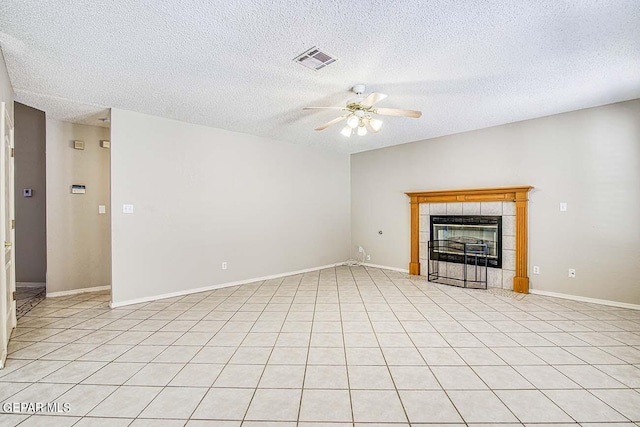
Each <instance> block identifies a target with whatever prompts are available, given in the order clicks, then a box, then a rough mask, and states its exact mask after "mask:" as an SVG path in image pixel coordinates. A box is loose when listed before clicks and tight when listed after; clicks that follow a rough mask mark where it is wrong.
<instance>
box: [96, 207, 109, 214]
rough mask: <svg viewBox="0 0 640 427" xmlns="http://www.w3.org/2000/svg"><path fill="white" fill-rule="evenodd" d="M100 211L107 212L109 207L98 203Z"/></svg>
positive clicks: (100, 212)
mask: <svg viewBox="0 0 640 427" xmlns="http://www.w3.org/2000/svg"><path fill="white" fill-rule="evenodd" d="M98 213H99V214H101V215H102V214H106V213H107V207H106V206H105V205H98Z"/></svg>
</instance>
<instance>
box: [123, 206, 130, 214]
mask: <svg viewBox="0 0 640 427" xmlns="http://www.w3.org/2000/svg"><path fill="white" fill-rule="evenodd" d="M122 213H126V214H132V213H133V205H122Z"/></svg>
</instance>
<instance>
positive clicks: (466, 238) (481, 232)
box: [429, 215, 502, 268]
mask: <svg viewBox="0 0 640 427" xmlns="http://www.w3.org/2000/svg"><path fill="white" fill-rule="evenodd" d="M430 240H431V241H432V242H435V241H439V242H444V241H450V242H451V244H447V245H443V244H437V245H436V244H432V245H429V246H430V247H429V252H430V253H429V258H430V259H431V260H433V261H444V262H453V263H459V264H464V263H465V256H464V254H463V253H462V251H461V250H457V247H456V243H453V242H457V244H458V245H459V246H461V248H460V249H462V245H464V244H472V245H474V244H481V245H487V251H488V253H487V255H486V258H487V261H486V262H487V266H488V267H493V268H502V217H500V216H480V215H478V216H458V215H438V216H437V215H432V216H431V238H430ZM479 256H482V257H483V258H484V255H479ZM477 261H478V260H476V256H475V255H470V256H467V257H466V262H467V264H476V263H477ZM484 262H485V261H484V259H483V260H482V264H484Z"/></svg>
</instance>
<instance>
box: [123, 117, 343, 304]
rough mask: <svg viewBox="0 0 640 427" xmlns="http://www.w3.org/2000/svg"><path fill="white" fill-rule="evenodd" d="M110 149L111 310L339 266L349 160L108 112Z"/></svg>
mask: <svg viewBox="0 0 640 427" xmlns="http://www.w3.org/2000/svg"><path fill="white" fill-rule="evenodd" d="M111 143H112V146H111V147H112V148H111V156H112V157H111V200H112V202H113V206H114V210H113V217H112V244H113V251H112V253H113V269H112V301H113V302H114V303H115V304H118V303H122V302H125V301H131V300H135V299H140V298H148V297H153V296H158V295H164V294H168V293H174V292H185V291H188V290H191V289H197V288H202V287H207V286H214V285H219V284H224V283H229V282H234V281H239V280H246V279H251V278H256V277H263V276H266V275H273V274H279V273H285V272H290V271H296V270H301V269H306V268H313V267H318V266H322V265H328V264H332V263H337V262H341V261H344V260H345V259H347V258H348V251H349V245H350V230H349V218H350V213H349V204H350V198H349V157H348V156H347V155H344V154H337V153H331V152H328V151H327V152H325V151H319V150H312V149H309V148H304V147H300V146H296V145H292V144H286V143H282V142H277V141H273V140H268V139H264V138H259V137H255V136H250V135H245V134H240V133H236V132H230V131H225V130H220V129H213V128H208V127H204V126H197V125H192V124H187V123H183V122H178V121H173V120H168V119H163V118H159V117H154V116H149V115H145V114H139V113H133V112H129V111H123V110H117V109H114V110H112V113H111ZM125 203H126V204H133V205H134V213H133V214H123V213H122V205H123V204H125ZM223 261H224V262H227V263H228V269H227V270H225V271H223V270H221V263H222V262H223Z"/></svg>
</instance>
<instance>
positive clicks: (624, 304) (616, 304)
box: [529, 289, 640, 310]
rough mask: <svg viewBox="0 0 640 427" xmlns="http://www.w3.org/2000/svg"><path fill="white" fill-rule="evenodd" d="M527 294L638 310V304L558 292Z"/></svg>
mask: <svg viewBox="0 0 640 427" xmlns="http://www.w3.org/2000/svg"><path fill="white" fill-rule="evenodd" d="M529 293H531V294H534V295H542V296H545V297H555V298H562V299H568V300H572V301H579V302H588V303H592V304H600V305H608V306H610V307H619V308H628V309H631V310H640V304H630V303H628V302H619V301H611V300H607V299H598V298H589V297H581V296H579V295H569V294H561V293H559V292H549V291H541V290H538V289H529Z"/></svg>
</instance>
